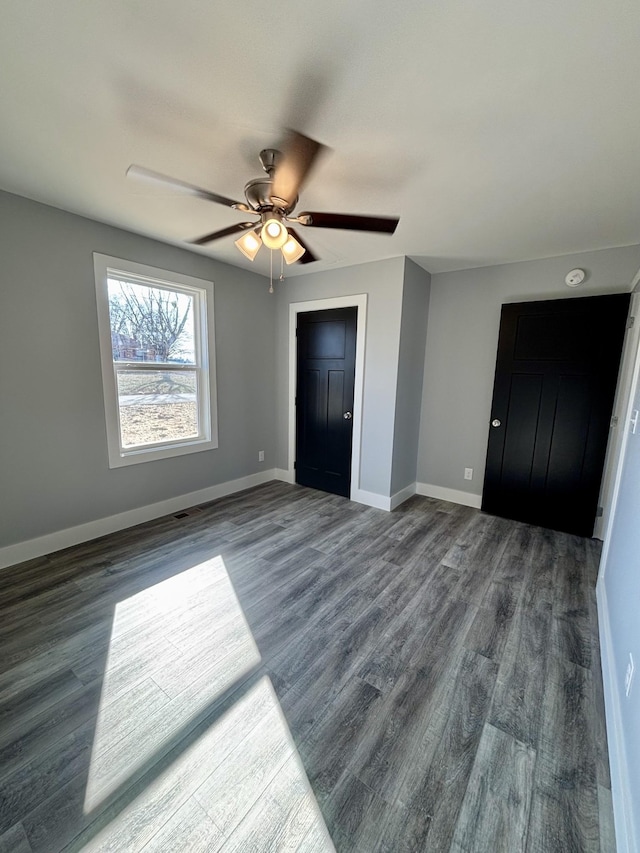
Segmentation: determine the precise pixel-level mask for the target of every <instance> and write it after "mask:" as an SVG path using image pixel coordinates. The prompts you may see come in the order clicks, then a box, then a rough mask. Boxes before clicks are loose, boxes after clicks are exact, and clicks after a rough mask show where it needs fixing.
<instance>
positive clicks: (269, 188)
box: [127, 130, 400, 264]
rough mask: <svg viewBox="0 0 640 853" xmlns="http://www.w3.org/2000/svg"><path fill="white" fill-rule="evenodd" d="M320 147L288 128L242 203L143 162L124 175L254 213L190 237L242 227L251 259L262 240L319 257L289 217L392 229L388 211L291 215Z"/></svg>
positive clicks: (265, 156) (293, 253) (265, 155)
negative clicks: (247, 218) (249, 217)
mask: <svg viewBox="0 0 640 853" xmlns="http://www.w3.org/2000/svg"><path fill="white" fill-rule="evenodd" d="M324 147H325V146H324V145H322V144H321V143H319V142H316V141H315V140H313V139H310V138H309V137H308V136H304V135H303V134H302V133H298V132H297V131H294V130H292V131H289V132H288V135H287V138H286V141H285V144H284V145H283V150H282V151H278V150H277V149H275V148H265V149H264V150H262V151H261V152H260V162H261V163H262V168H263V169H264V171H265V172H266V177H260V178H254V179H253V180H251V181H248V182H247V183H246V184H245V187H244V195H245V198H246V204H245V203H244V202H240V201H234V200H233V199H231V198H226V196H222V195H218V194H217V193H214V192H210V191H209V190H205V189H201V188H200V187H196V186H194V185H193V184H188V183H185V182H184V181H180V180H177V179H176V178H170V177H168V176H167V175H162V174H160V173H159V172H154V171H152V170H151V169H146V168H144V167H143V166H135V165H132V166H129V168H128V169H127V175H128V176H129V177H134V178H141V179H143V180H147V181H152V182H153V183H159V184H163V185H165V186H169V187H172V188H173V189H175V190H178V191H181V192H185V193H188V194H189V195H193V196H197V197H198V198H203V199H206V200H207V201H213V202H215V203H216V204H223V205H225V206H226V207H230V208H232V209H233V210H239V211H241V212H242V213H248V214H250V215H252V216H254V217H257V219H254V220H253V221H250V222H237V223H235V224H234V225H230V226H229V227H228V228H222V229H221V230H219V231H213V232H211V234H205V235H204V236H202V237H198V238H197V239H195V240H190V241H189V242H191V243H192V244H194V245H196V246H203V245H205V244H206V243H211V242H213V241H214V240H219V239H220V238H221V237H227V236H229V235H230V234H237V233H238V232H243V233H242V236H241V237H240V238H239V239H238V240H236V241H235V245H236V246H237V247H238V249H239V250H240V251H241V252H242V253H243V255H245V256H246V257H247V258H249V260H250V261H253V260H254V258H255V256H256V255H257V253H258V250H259V249H260V247H261V246H262V245H263V244H264V245H265V246H266V247H267V248H268V249H280V250H281V252H282V256H283V258H284V260H285V261H286V262H287V263H288V264H291V263H294V262H295V261H299V262H300V263H302V264H308V263H311V262H312V261H316V260H318V258H317V256H316V255H314V253H313V252H312V251H311V249H310V248H309V247H308V246H307V244H306V243H305V242H304V240H303V239H302V238H301V237H300V235H299V233H298V232H297V231H295V230H294V229H293V228H292V227H291V225H289V223H295V225H300V226H304V227H308V226H311V227H313V228H341V229H343V230H346V231H374V232H379V233H385V234H393V232H394V231H395V230H396V227H397V225H398V222H399V221H400V220H399V219H398V218H394V217H387V216H359V215H357V214H348V213H317V212H310V211H304V212H302V213H298V214H296V215H295V216H293V215H292V214H293V211H294V209H295V207H296V205H297V203H298V193H299V191H300V189H301V188H302V186H303V184H304V182H305V180H306V178H307V176H308V175H309V172H310V171H311V168H312V167H313V165H314V163H315V162H316V161H317V159H318V157H319V156H320V155H321V153H322V151H323V149H324ZM285 223H286V224H285Z"/></svg>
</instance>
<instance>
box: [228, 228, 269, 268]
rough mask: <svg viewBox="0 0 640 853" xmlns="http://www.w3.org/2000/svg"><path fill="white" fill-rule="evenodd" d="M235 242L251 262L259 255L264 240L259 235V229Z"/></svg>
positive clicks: (249, 232)
mask: <svg viewBox="0 0 640 853" xmlns="http://www.w3.org/2000/svg"><path fill="white" fill-rule="evenodd" d="M234 242H235V244H236V246H237V247H238V249H240V251H241V252H242V254H243V255H244V256H245V258H248V259H249V260H250V261H252V260H254V258H255V256H256V255H257V254H258V250H259V249H260V246H262V239H261V237H260V234H259V233H258V229H256V230H255V231H248V232H247V233H246V234H243V235H242V237H239V238H238V239H237V240H235V241H234Z"/></svg>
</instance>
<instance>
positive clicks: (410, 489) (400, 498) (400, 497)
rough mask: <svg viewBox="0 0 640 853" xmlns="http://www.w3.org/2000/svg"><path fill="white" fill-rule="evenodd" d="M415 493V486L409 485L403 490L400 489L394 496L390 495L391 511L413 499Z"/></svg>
mask: <svg viewBox="0 0 640 853" xmlns="http://www.w3.org/2000/svg"><path fill="white" fill-rule="evenodd" d="M415 493H416V484H415V483H410V485H408V486H405V487H404V489H400V491H399V492H396V493H395V495H391V509H395V508H396V507H397V506H400V504H403V503H404V502H405V501H408V500H409V498H411V497H413V495H415Z"/></svg>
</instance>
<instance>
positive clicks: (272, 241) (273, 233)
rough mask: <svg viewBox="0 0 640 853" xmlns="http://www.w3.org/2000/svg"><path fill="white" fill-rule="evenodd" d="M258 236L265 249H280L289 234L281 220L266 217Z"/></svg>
mask: <svg viewBox="0 0 640 853" xmlns="http://www.w3.org/2000/svg"><path fill="white" fill-rule="evenodd" d="M260 236H261V237H262V242H263V243H264V244H265V246H266V247H267V249H281V248H282V247H283V246H284V244H285V243H286V242H287V238H288V237H289V234H288V233H287V229H286V228H285V227H284V225H283V224H282V222H279V221H278V220H277V219H267V221H266V222H265V223H264V225H263V226H262V231H261V232H260Z"/></svg>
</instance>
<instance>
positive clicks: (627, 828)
mask: <svg viewBox="0 0 640 853" xmlns="http://www.w3.org/2000/svg"><path fill="white" fill-rule="evenodd" d="M596 598H597V605H598V625H599V634H600V658H601V662H602V683H603V687H604V705H605V711H606V713H605V717H606V723H607V741H608V745H609V767H610V770H611V796H612V799H613V816H614V820H615V828H616V848H617V851H618V853H638V849H639V848H638V845H637V840H636V831H635V827H634V815H633V806H632V803H631V802H630V793H631V787H630V784H629V771H628V769H627V756H626V751H625V746H624V736H623V729H622V720H621V714H620V689H619V685H618V679H617V676H616V667H615V659H614V649H613V643H612V640H611V624H610V621H609V608H608V606H607V594H606V591H605V587H604V583H600V582H599V583H598V585H597V587H596Z"/></svg>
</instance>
